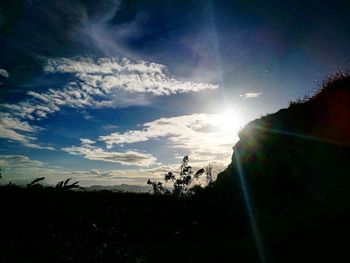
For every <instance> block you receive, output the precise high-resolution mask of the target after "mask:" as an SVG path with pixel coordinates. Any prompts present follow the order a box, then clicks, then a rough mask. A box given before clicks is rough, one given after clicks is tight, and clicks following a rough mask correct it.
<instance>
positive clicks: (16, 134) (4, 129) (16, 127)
mask: <svg viewBox="0 0 350 263" xmlns="http://www.w3.org/2000/svg"><path fill="white" fill-rule="evenodd" d="M40 130H42V128H40V127H37V126H34V125H30V124H29V123H28V122H26V121H23V120H20V119H19V118H16V117H14V116H12V115H11V114H8V113H2V112H0V138H3V139H8V140H12V141H17V142H20V143H22V144H23V145H25V146H27V147H30V148H36V149H47V150H54V148H53V147H50V146H40V145H38V144H35V143H33V141H35V137H33V136H29V135H28V134H35V133H36V132H38V131H40ZM20 132H21V133H20Z"/></svg>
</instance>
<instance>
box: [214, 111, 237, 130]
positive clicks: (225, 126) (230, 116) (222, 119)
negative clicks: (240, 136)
mask: <svg viewBox="0 0 350 263" xmlns="http://www.w3.org/2000/svg"><path fill="white" fill-rule="evenodd" d="M213 124H214V125H216V126H217V127H218V130H220V131H222V132H225V133H230V134H232V133H237V132H238V131H239V129H240V128H241V127H242V126H243V120H242V117H241V114H240V113H239V111H237V110H236V109H233V108H226V109H224V110H223V111H222V112H221V113H219V114H216V115H215V117H214V118H213Z"/></svg>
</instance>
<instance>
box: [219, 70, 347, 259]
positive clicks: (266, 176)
mask: <svg viewBox="0 0 350 263" xmlns="http://www.w3.org/2000/svg"><path fill="white" fill-rule="evenodd" d="M349 135H350V76H349V74H345V73H337V74H335V75H333V76H331V77H330V78H329V79H327V80H326V81H324V82H323V83H322V85H321V88H320V90H319V91H318V92H317V93H315V95H313V96H312V97H308V98H304V99H302V100H299V101H297V102H292V103H291V104H290V106H289V107H288V108H287V109H282V110H279V111H278V112H276V113H274V114H270V115H267V116H264V117H262V118H260V119H257V120H254V121H252V122H250V123H249V124H248V125H246V126H245V127H244V129H243V130H242V131H241V132H240V134H239V138H240V140H239V141H238V142H237V144H236V145H235V146H234V153H233V156H232V163H231V164H230V165H229V166H228V168H227V169H226V170H225V171H224V172H222V173H221V174H219V176H218V179H217V181H216V183H215V189H216V191H217V192H219V193H221V194H223V195H226V196H234V194H233V193H235V192H236V193H240V194H239V195H240V196H241V198H242V200H243V199H244V198H243V193H242V190H241V189H242V184H241V180H240V173H239V169H238V164H239V165H240V166H241V170H242V174H241V175H242V176H243V178H244V179H245V181H246V184H245V187H247V189H248V191H249V193H248V196H249V197H250V200H249V204H250V206H251V208H252V210H253V211H254V212H253V213H254V217H255V219H256V221H257V222H258V223H257V224H258V228H259V231H260V232H261V235H262V239H263V243H264V245H265V250H266V251H265V253H266V254H267V258H268V259H269V261H268V262H271V261H272V262H298V261H299V262H300V261H304V260H306V258H308V259H310V258H313V262H315V260H316V261H317V260H318V259H325V258H328V259H329V260H330V261H336V260H335V258H336V257H340V256H345V255H346V251H345V250H344V245H345V244H344V243H343V241H342V238H344V237H346V235H347V234H349V233H350V228H349V226H348V223H346V221H347V220H348V219H349V218H350V205H349V203H350V136H349ZM236 195H237V194H236ZM243 201H246V200H243ZM287 255H288V256H287Z"/></svg>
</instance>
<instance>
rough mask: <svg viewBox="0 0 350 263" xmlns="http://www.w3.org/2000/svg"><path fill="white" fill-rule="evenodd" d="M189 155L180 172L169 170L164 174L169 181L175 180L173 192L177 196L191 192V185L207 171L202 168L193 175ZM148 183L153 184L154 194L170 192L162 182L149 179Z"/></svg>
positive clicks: (184, 159)
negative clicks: (176, 173)
mask: <svg viewBox="0 0 350 263" xmlns="http://www.w3.org/2000/svg"><path fill="white" fill-rule="evenodd" d="M188 163H189V157H188V156H187V155H186V156H185V157H184V158H183V159H182V162H181V166H180V174H179V176H176V175H175V174H174V173H173V172H167V173H166V174H165V175H164V181H165V182H166V183H167V182H169V181H171V182H173V191H172V193H173V194H174V195H177V196H183V195H187V194H190V193H193V191H191V190H190V189H191V185H192V183H193V182H194V181H195V180H198V179H199V177H200V176H201V175H203V174H204V173H205V169H204V168H201V169H199V170H198V171H196V172H195V173H194V175H193V171H192V166H190V165H189V164H188ZM147 184H149V185H152V187H153V193H154V194H169V193H170V191H169V190H168V189H166V187H164V186H163V183H161V182H152V181H151V180H148V181H147ZM192 187H197V188H198V187H201V186H200V185H195V186H192Z"/></svg>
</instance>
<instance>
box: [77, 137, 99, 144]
mask: <svg viewBox="0 0 350 263" xmlns="http://www.w3.org/2000/svg"><path fill="white" fill-rule="evenodd" d="M80 142H81V144H82V145H90V144H95V143H96V142H95V141H93V140H90V139H84V138H81V139H80Z"/></svg>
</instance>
